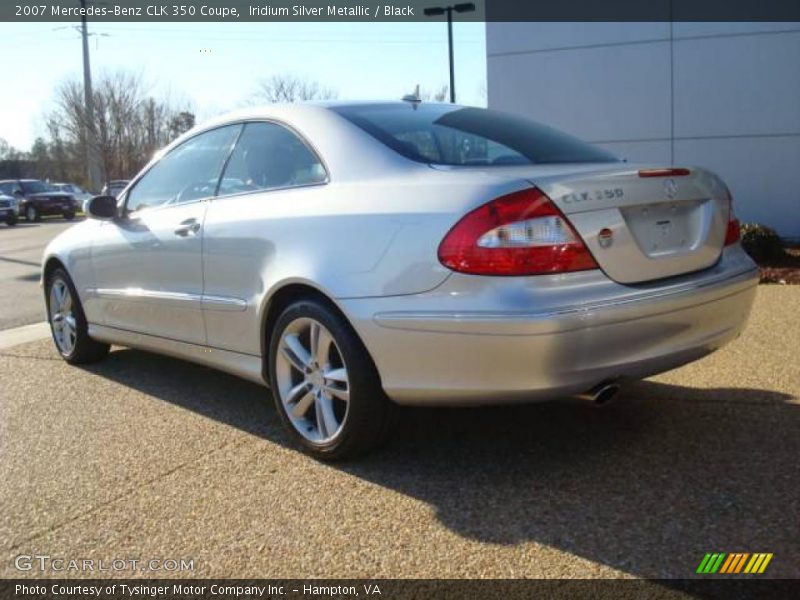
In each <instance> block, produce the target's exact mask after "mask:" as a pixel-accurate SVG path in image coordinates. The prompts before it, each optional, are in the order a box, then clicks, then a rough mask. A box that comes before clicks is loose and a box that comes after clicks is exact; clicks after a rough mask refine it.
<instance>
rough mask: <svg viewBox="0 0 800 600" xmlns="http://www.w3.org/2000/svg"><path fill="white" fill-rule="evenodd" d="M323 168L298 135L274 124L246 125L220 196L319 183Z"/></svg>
mask: <svg viewBox="0 0 800 600" xmlns="http://www.w3.org/2000/svg"><path fill="white" fill-rule="evenodd" d="M326 179H327V174H326V172H325V168H324V167H323V166H322V164H321V163H320V161H319V159H318V158H317V156H316V155H315V154H314V153H313V152H312V151H311V150H310V149H309V147H308V146H307V145H306V144H305V143H304V142H303V140H301V139H300V138H299V137H297V135H295V134H294V133H293V132H291V131H290V130H289V129H287V128H286V127H283V126H281V125H278V124H276V123H248V124H247V125H245V128H244V131H243V132H242V136H241V137H240V138H239V141H238V142H237V143H236V148H235V149H234V151H233V154H232V155H231V159H230V161H229V162H228V166H227V167H226V168H225V173H224V175H223V177H222V182H221V183H220V187H219V195H220V196H223V195H227V194H236V193H240V192H248V191H254V190H268V189H274V188H284V187H292V186H298V185H308V184H312V183H322V182H323V181H325V180H326Z"/></svg>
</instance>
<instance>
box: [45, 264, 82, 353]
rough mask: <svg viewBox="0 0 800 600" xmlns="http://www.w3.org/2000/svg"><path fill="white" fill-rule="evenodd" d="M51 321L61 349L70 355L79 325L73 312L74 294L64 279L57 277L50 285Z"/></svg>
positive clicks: (54, 335)
mask: <svg viewBox="0 0 800 600" xmlns="http://www.w3.org/2000/svg"><path fill="white" fill-rule="evenodd" d="M50 323H51V325H52V327H53V337H54V338H55V341H56V345H57V346H58V349H59V351H60V352H61V353H62V354H64V355H68V354H71V353H72V350H73V349H74V348H75V341H76V339H77V335H78V325H77V322H76V321H75V313H74V312H73V302H72V294H71V293H70V291H69V286H67V284H66V282H65V281H64V280H63V279H56V280H55V281H53V285H52V286H51V287H50Z"/></svg>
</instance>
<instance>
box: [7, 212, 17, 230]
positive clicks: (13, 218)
mask: <svg viewBox="0 0 800 600" xmlns="http://www.w3.org/2000/svg"><path fill="white" fill-rule="evenodd" d="M16 224H17V215H11V216H10V217H8V218H7V219H6V225H8V226H9V227H13V226H14V225H16Z"/></svg>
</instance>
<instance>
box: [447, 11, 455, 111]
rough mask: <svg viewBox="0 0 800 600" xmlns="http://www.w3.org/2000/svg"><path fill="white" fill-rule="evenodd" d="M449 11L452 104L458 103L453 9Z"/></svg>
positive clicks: (448, 45) (448, 33)
mask: <svg viewBox="0 0 800 600" xmlns="http://www.w3.org/2000/svg"><path fill="white" fill-rule="evenodd" d="M445 10H446V11H447V49H448V52H449V55H450V104H455V103H456V70H455V61H454V60H453V7H452V6H448V7H447V8H446V9H445Z"/></svg>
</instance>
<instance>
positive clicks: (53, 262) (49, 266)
mask: <svg viewBox="0 0 800 600" xmlns="http://www.w3.org/2000/svg"><path fill="white" fill-rule="evenodd" d="M58 268H62V269H64V272H65V273H66V274H67V275H69V270H67V265H65V264H64V261H62V260H61V259H60V258H59V257H58V256H55V255H52V256H48V257H47V258H46V259H45V261H44V266H43V267H42V280H41V283H42V287H44V286H45V285H47V279H48V277H50V274H51V273H52V272H53V271H55V270H56V269H58Z"/></svg>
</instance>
